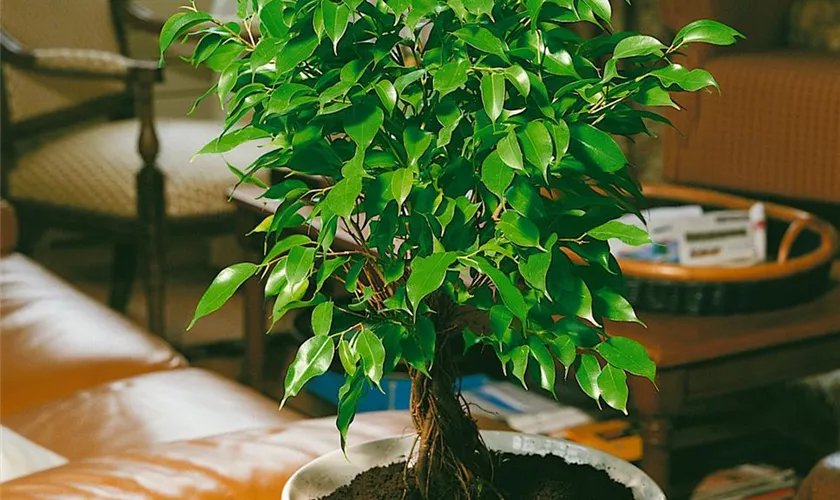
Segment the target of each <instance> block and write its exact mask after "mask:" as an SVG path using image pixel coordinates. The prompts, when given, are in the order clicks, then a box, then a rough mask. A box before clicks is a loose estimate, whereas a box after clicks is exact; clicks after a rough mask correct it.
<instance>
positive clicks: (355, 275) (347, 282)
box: [344, 258, 367, 292]
mask: <svg viewBox="0 0 840 500" xmlns="http://www.w3.org/2000/svg"><path fill="white" fill-rule="evenodd" d="M366 261H367V259H365V258H361V259H356V261H355V262H353V264H352V265H351V266H350V269H349V270H348V271H347V275H346V276H345V277H344V289H345V290H347V291H348V292H355V291H356V289H357V288H358V284H359V274H361V272H362V268H363V267H365V262H366Z"/></svg>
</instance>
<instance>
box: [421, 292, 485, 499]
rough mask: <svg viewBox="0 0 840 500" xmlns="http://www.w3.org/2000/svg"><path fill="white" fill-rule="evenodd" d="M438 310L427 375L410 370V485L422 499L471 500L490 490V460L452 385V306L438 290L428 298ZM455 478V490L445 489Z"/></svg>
mask: <svg viewBox="0 0 840 500" xmlns="http://www.w3.org/2000/svg"><path fill="white" fill-rule="evenodd" d="M434 302H435V304H434V309H435V310H437V311H438V314H436V315H435V317H434V318H433V319H434V320H435V330H436V331H437V332H438V335H437V337H438V344H437V351H436V353H435V360H434V363H433V364H432V366H431V367H430V368H429V375H430V376H427V375H425V374H423V373H422V372H420V371H418V370H415V369H413V368H412V369H410V370H409V375H410V377H411V381H412V386H411V417H412V420H413V422H414V426H415V428H416V429H417V434H418V437H417V443H416V446H415V448H416V451H417V462H416V463H415V464H414V475H415V480H416V485H417V487H418V489H419V491H420V493H421V495H422V497H423V498H424V499H425V500H432V499H435V500H436V499H440V498H448V499H450V498H451V499H458V500H470V499H477V498H479V496H480V492H481V491H482V490H484V491H487V489H488V488H491V489H492V476H493V464H492V459H491V457H490V452H489V450H488V449H487V446H486V445H485V444H484V441H483V440H482V438H481V435H480V434H479V432H478V425H477V424H476V422H475V420H473V418H472V416H471V415H470V412H469V408H468V407H467V405H466V404H465V403H464V402H463V399H462V398H461V395H460V391H459V390H458V389H457V388H456V386H455V384H456V383H457V381H458V375H459V371H458V367H457V363H456V361H457V358H456V356H457V355H458V353H459V351H460V349H459V346H458V345H457V344H458V342H453V341H452V340H454V339H456V338H457V336H454V335H447V334H444V333H442V332H444V331H447V330H450V329H451V326H452V324H451V323H452V319H453V318H454V313H455V311H456V308H455V307H454V304H452V303H451V302H450V301H449V300H448V299H446V298H445V297H443V296H442V295H438V296H436V297H435V300H434ZM453 477H454V478H457V483H458V485H459V491H451V490H448V489H446V488H447V486H451V484H452V478H453Z"/></svg>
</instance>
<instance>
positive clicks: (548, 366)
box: [528, 335, 557, 399]
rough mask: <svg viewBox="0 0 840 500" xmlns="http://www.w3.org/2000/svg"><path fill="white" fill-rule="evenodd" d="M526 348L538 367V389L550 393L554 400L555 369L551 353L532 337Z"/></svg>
mask: <svg viewBox="0 0 840 500" xmlns="http://www.w3.org/2000/svg"><path fill="white" fill-rule="evenodd" d="M528 347H530V348H531V356H533V358H534V359H535V360H536V361H537V364H538V365H539V366H540V387H542V388H543V389H545V390H546V391H548V392H550V393H551V395H552V396H554V397H555V399H556V398H557V394H556V393H555V392H554V383H555V381H556V378H557V368H556V367H555V366H554V358H553V357H552V356H551V352H549V350H548V349H547V348H546V347H545V344H544V343H543V341H542V340H541V339H540V338H539V337H536V336H534V335H531V336H529V337H528Z"/></svg>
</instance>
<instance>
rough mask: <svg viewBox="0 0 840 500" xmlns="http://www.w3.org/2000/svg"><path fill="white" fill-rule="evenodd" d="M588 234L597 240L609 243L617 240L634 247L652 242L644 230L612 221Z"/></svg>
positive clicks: (591, 230)
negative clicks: (610, 240) (613, 239)
mask: <svg viewBox="0 0 840 500" xmlns="http://www.w3.org/2000/svg"><path fill="white" fill-rule="evenodd" d="M588 234H589V236H592V237H593V238H595V239H596V240H602V241H607V240H609V239H612V238H615V239H617V240H620V241H621V242H622V243H626V244H628V245H633V246H639V245H645V244H647V243H650V242H651V240H650V235H649V234H648V232H647V231H645V230H644V229H642V228H640V227H636V226H633V225H631V224H626V223H624V222H621V221H617V220H611V221H609V222H606V223H604V224H601V225H600V226H598V227H596V228H593V229H590V230H589V232H588Z"/></svg>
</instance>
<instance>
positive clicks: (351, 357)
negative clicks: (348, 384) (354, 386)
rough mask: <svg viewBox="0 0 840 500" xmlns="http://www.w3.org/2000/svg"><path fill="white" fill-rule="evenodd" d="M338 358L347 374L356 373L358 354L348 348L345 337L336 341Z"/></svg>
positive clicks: (348, 344)
mask: <svg viewBox="0 0 840 500" xmlns="http://www.w3.org/2000/svg"><path fill="white" fill-rule="evenodd" d="M338 359H339V360H340V361H341V366H342V367H344V371H345V372H347V375H353V374H354V373H356V363H358V362H359V355H358V354H356V353H355V352H353V350H352V349H351V348H350V342H347V340H345V339H341V341H340V342H339V343H338Z"/></svg>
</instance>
